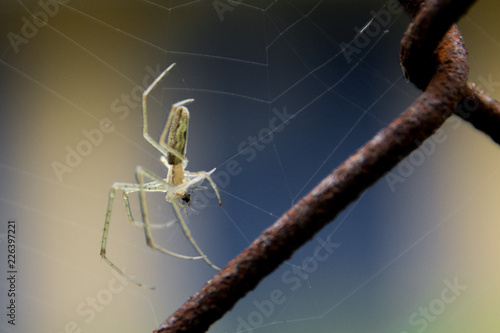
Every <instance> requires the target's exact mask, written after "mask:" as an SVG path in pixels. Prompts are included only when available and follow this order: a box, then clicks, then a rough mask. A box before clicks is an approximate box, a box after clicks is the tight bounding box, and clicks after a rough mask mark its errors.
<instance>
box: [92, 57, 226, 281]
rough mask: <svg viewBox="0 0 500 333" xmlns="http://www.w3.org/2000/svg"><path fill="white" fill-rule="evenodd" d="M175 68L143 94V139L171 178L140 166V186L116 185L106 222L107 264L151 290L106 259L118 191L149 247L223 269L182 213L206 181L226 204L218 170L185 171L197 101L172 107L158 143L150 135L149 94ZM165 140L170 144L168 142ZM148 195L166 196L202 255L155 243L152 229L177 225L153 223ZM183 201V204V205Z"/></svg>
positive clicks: (186, 233) (102, 253)
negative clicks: (133, 203)
mask: <svg viewBox="0 0 500 333" xmlns="http://www.w3.org/2000/svg"><path fill="white" fill-rule="evenodd" d="M174 66H175V63H173V64H171V65H170V66H169V67H168V68H167V69H166V70H165V71H163V73H161V74H160V75H159V76H158V77H157V78H156V79H155V80H154V81H153V83H151V85H150V86H149V87H148V88H147V89H146V90H145V91H144V93H143V94H142V113H143V136H144V138H145V139H146V140H147V141H148V142H149V143H150V144H151V145H152V146H153V147H155V148H156V149H158V150H159V151H160V153H161V154H162V156H161V157H160V161H161V162H162V163H163V164H164V165H165V167H166V168H167V177H166V178H161V177H160V176H157V175H156V174H154V173H153V172H151V171H149V170H147V169H145V168H143V167H142V166H137V168H136V170H135V177H136V180H137V183H114V184H113V185H112V186H111V188H110V190H109V197H108V208H107V212H106V219H105V222H104V231H103V234H102V242H101V257H102V258H103V259H104V260H106V262H107V263H108V264H109V265H110V266H111V267H113V268H114V269H115V270H116V271H117V272H118V273H120V274H121V275H123V276H125V277H126V278H127V279H129V280H130V281H132V282H133V283H135V284H136V285H138V286H141V287H147V288H150V289H154V287H150V286H146V285H143V284H142V283H140V282H138V281H136V280H135V279H133V278H132V277H131V276H129V275H128V274H126V273H125V272H124V271H122V270H121V269H120V268H118V266H116V265H115V264H114V263H113V262H112V261H111V260H110V259H109V258H108V257H107V256H106V244H107V240H108V231H109V222H110V219H111V211H112V207H113V201H114V198H115V192H116V191H117V190H120V191H122V192H123V199H124V202H125V211H126V213H127V217H128V220H129V222H130V223H131V224H133V225H135V226H139V227H143V228H144V231H145V236H146V243H147V244H148V246H150V247H152V248H155V249H157V250H159V251H161V252H163V253H166V254H168V255H171V256H174V257H177V258H181V259H190V260H196V259H203V260H205V261H206V262H207V264H209V265H210V266H211V267H213V268H214V269H216V270H219V267H217V266H215V265H214V264H213V263H212V262H211V261H210V260H209V259H208V257H207V256H206V255H205V254H204V253H203V251H202V250H201V249H200V247H199V246H198V244H196V242H195V240H194V238H193V237H192V236H191V232H190V230H189V228H188V226H187V224H186V222H185V221H184V218H183V217H182V214H181V208H184V207H186V205H188V204H189V203H190V201H191V193H192V191H193V188H196V186H197V185H198V184H200V183H201V182H203V181H204V180H205V179H207V180H208V181H209V183H210V185H211V186H212V188H213V190H214V192H215V194H216V195H217V198H218V199H219V205H221V204H222V203H221V199H220V196H219V191H218V190H217V186H216V185H215V183H214V181H213V180H212V178H211V177H210V175H211V174H212V173H213V172H214V171H215V168H214V169H212V170H210V171H208V172H206V171H198V172H189V171H186V170H185V168H186V165H187V163H188V160H187V158H186V156H185V154H186V146H187V134H188V123H189V111H188V109H187V108H186V107H185V105H187V104H189V103H191V102H193V101H194V99H186V100H183V101H180V102H177V103H175V104H173V105H172V108H171V110H170V113H169V115H168V119H167V123H166V124H165V128H164V129H163V132H162V134H161V136H160V139H159V141H158V142H156V141H155V140H154V139H153V138H152V137H151V136H150V135H149V133H148V118H147V109H146V101H147V97H148V94H149V93H150V92H151V90H152V89H153V88H154V87H155V86H156V85H157V84H158V82H159V81H160V80H161V79H162V78H163V77H164V76H165V75H166V74H167V73H168V72H169V71H170V70H171V69H172V67H174ZM165 140H167V141H166V142H165ZM145 180H148V181H149V182H146V181H145ZM135 192H138V193H139V202H140V208H141V214H142V222H141V221H135V220H134V218H133V217H132V211H131V208H130V201H129V194H130V193H135ZM146 192H163V193H166V195H165V200H166V201H167V202H169V203H170V204H171V205H172V207H173V208H174V211H175V214H176V216H177V219H178V220H179V222H180V225H181V227H182V230H183V231H184V234H185V235H186V237H187V238H188V239H189V241H190V242H191V244H192V245H193V247H194V248H195V249H196V251H197V252H198V254H199V256H186V255H182V254H178V253H175V252H172V251H170V250H167V249H165V248H163V247H161V246H159V245H158V244H156V243H155V241H154V240H153V235H152V233H151V229H152V228H162V227H168V226H170V225H171V224H172V223H173V222H169V223H167V224H162V225H154V224H150V222H149V217H148V210H147V205H146ZM179 200H180V201H182V202H179ZM174 222H175V221H174Z"/></svg>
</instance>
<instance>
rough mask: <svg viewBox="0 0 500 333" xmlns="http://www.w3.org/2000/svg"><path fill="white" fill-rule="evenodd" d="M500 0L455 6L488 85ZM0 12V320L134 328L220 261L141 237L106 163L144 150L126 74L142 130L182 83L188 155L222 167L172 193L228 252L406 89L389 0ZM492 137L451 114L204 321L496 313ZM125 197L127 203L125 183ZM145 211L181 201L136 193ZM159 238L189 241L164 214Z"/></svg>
mask: <svg viewBox="0 0 500 333" xmlns="http://www.w3.org/2000/svg"><path fill="white" fill-rule="evenodd" d="M499 13H500V7H499V5H498V3H497V2H496V1H493V0H481V1H478V2H477V4H476V5H474V7H473V8H472V9H471V10H470V12H469V13H468V14H467V15H466V16H465V17H464V18H462V19H461V21H460V22H459V27H460V29H461V31H462V33H463V36H464V39H465V42H466V45H467V47H468V49H469V61H470V66H471V71H470V76H469V79H470V81H472V82H476V83H477V84H478V86H480V87H481V88H482V89H483V90H484V91H485V92H486V93H487V94H488V95H490V96H491V97H494V98H496V99H500V83H499V82H500V66H499V65H498V55H499V54H500V34H499V29H498V23H497V18H498V15H499ZM0 15H1V16H2V17H1V19H0V22H1V23H0V27H1V31H0V33H1V34H0V35H1V36H2V38H1V39H0V55H1V56H0V103H1V113H0V117H1V118H0V119H1V120H0V126H1V129H0V142H1V143H2V144H1V145H0V150H1V155H0V156H1V160H0V172H1V177H0V182H1V192H0V221H1V223H0V236H1V237H0V248H1V252H0V253H1V255H0V270H1V272H2V273H1V275H0V276H1V277H2V278H1V279H0V281H2V282H1V283H0V295H1V298H0V299H1V300H2V304H1V308H2V309H3V312H4V313H2V316H1V318H2V320H1V321H0V327H1V331H2V332H29V331H35V330H36V331H38V332H51V333H56V332H57V333H59V332H106V331H115V332H118V331H119V332H150V331H152V330H153V329H154V328H156V327H157V326H158V325H159V324H160V323H161V322H162V321H163V320H164V319H165V318H166V317H167V316H168V315H170V314H171V313H173V312H174V311H175V310H176V309H177V308H178V307H179V306H181V305H182V304H183V303H184V301H185V300H186V299H187V298H188V297H189V296H190V295H192V294H193V293H195V292H196V291H197V290H199V289H200V288H201V287H202V286H203V285H204V283H205V282H206V281H207V280H208V279H210V278H211V277H212V276H213V275H214V274H215V273H216V272H215V271H214V270H213V269H212V268H211V267H209V266H208V265H207V264H206V263H205V262H204V261H201V260H199V261H189V260H181V259H178V258H173V257H169V256H167V255H163V254H160V253H158V252H156V251H153V250H151V249H149V248H148V247H147V246H146V244H145V240H144V233H143V231H142V230H141V229H140V228H137V227H134V226H132V225H130V224H129V223H128V221H127V218H126V215H125V211H124V205H123V200H122V199H121V195H120V194H118V195H117V198H116V200H115V203H114V207H113V214H112V219H111V226H110V233H109V239H108V248H107V253H108V255H109V257H110V258H111V260H113V261H114V262H115V263H116V264H117V265H118V266H119V267H121V268H122V269H124V270H126V272H127V273H129V274H130V275H132V276H134V277H135V278H136V279H137V280H139V281H141V282H143V283H144V284H148V285H154V286H156V290H155V291H151V290H148V289H146V288H140V287H137V286H136V285H134V284H132V283H131V282H130V281H127V280H125V279H123V278H121V277H119V276H118V275H117V274H116V273H115V272H114V271H113V270H112V268H111V267H110V266H109V265H107V264H106V262H104V261H103V260H101V257H100V256H99V251H100V246H101V238H102V229H103V224H104V218H105V213H106V206H107V203H108V191H109V188H110V186H111V184H112V183H113V182H131V183H134V182H135V175H134V171H135V167H136V166H137V165H141V166H143V167H146V168H148V169H150V170H152V171H154V172H155V173H157V174H158V175H160V176H162V177H165V176H166V170H165V168H164V167H163V165H162V164H161V163H160V161H159V154H158V152H157V151H156V150H155V149H154V148H153V147H152V146H150V145H149V144H148V143H147V142H146V141H145V140H144V139H143V137H142V111H141V110H142V106H141V101H140V96H141V94H142V91H143V90H144V89H145V88H146V87H147V86H148V85H149V84H150V83H151V82H152V80H153V79H154V77H156V76H157V75H158V74H159V73H160V72H161V71H162V70H163V69H165V68H166V67H167V66H169V65H170V64H171V63H174V62H175V63H176V64H177V65H176V66H175V67H174V68H173V69H172V70H171V71H170V73H169V75H168V76H167V77H166V78H165V79H163V80H162V81H161V82H160V84H159V85H158V86H157V87H156V88H155V89H154V90H153V91H152V93H151V95H150V97H149V101H148V117H149V122H150V134H151V135H152V137H153V138H155V139H157V138H158V137H159V135H160V133H161V131H162V129H163V126H164V124H165V122H166V119H167V117H168V112H169V110H170V107H171V105H172V104H173V103H175V102H177V101H180V100H183V99H186V98H194V99H195V102H193V103H192V104H190V105H189V110H190V114H191V121H190V128H189V142H188V147H187V158H188V159H189V164H188V166H187V170H189V171H201V170H206V171H208V170H211V169H213V168H217V170H216V171H215V172H214V174H213V176H214V180H215V181H216V183H217V184H218V187H219V189H220V192H221V197H222V207H219V206H218V205H217V201H216V199H215V198H214V196H213V192H212V191H211V189H210V188H209V186H208V184H204V186H203V187H201V188H198V189H196V191H195V192H194V193H193V197H192V203H191V206H190V207H188V208H187V209H186V210H185V213H186V214H187V217H186V221H187V223H188V225H189V227H190V228H191V231H192V234H193V237H194V238H195V239H196V241H197V243H198V245H199V246H200V247H201V248H202V249H203V250H204V251H205V253H206V254H207V255H208V256H209V258H210V259H211V260H212V261H213V262H214V263H215V264H216V265H218V266H220V267H223V266H224V265H225V264H226V263H227V262H228V261H229V260H231V259H232V258H233V257H234V256H236V255H237V254H238V253H240V252H241V251H242V250H243V249H244V248H245V247H246V246H248V244H249V243H250V242H252V240H253V239H255V238H256V237H257V236H258V235H259V234H260V233H261V232H262V231H263V230H264V229H265V228H267V227H268V226H270V225H271V224H272V223H273V222H274V221H275V220H276V219H277V218H278V217H279V216H280V215H281V214H282V213H283V212H285V211H286V210H287V209H288V208H290V207H291V206H292V205H293V204H294V203H296V202H297V201H298V200H300V198H301V197H303V196H304V195H305V194H307V193H308V191H310V190H311V189H312V188H313V187H314V186H315V185H316V184H317V183H318V182H319V181H320V180H321V179H322V178H324V177H325V176H326V175H327V174H329V173H330V172H331V171H332V170H333V169H334V168H335V167H336V166H338V165H339V164H340V163H341V162H342V161H343V160H345V159H346V158H347V157H348V156H350V155H351V154H352V153H353V152H354V151H355V150H356V149H358V148H359V147H361V146H362V145H363V144H364V143H365V142H366V141H368V140H369V139H370V138H371V137H373V136H374V135H375V134H376V133H377V132H378V131H379V130H380V129H382V128H383V127H384V126H386V125H387V124H388V123H389V122H390V121H392V120H393V119H394V118H395V117H397V116H398V115H399V114H400V113H401V112H402V111H403V110H404V109H405V108H406V107H407V106H409V105H410V104H411V103H412V102H413V101H414V100H415V98H417V97H418V96H419V94H420V92H419V91H418V90H417V89H415V88H414V87H413V85H412V84H410V83H407V82H406V81H405V79H404V78H403V77H402V73H401V69H400V67H399V42H400V39H401V37H402V35H403V33H404V31H405V29H406V27H407V26H408V24H409V22H410V19H409V17H408V15H407V14H406V13H405V12H404V11H403V10H402V9H401V7H399V5H398V4H397V2H396V1H394V0H390V1H385V0H370V1H360V0H356V1H333V0H329V1H323V0H314V1H305V0H288V1H286V0H285V1H284V0H261V1H239V2H230V1H227V0H198V1H197V0H192V1H181V0H151V1H149V0H148V1H146V0H143V1H141V0H127V1H93V0H86V1H81V0H65V1H55V0H38V1H36V0H17V1H4V2H3V4H2V10H1V13H0ZM499 163H500V149H499V147H498V145H496V144H494V143H493V142H492V141H491V140H490V139H489V138H488V137H486V136H485V135H484V134H482V133H479V132H477V131H475V130H474V129H473V128H471V126H469V124H468V123H466V122H463V121H462V120H460V119H458V118H456V117H453V118H452V119H450V120H449V121H447V123H446V124H445V125H444V127H443V129H442V132H440V134H439V135H438V136H435V137H433V138H431V139H429V141H428V142H426V145H425V148H422V149H421V150H419V151H418V152H416V153H414V154H413V155H411V156H410V157H409V158H408V159H406V160H404V161H403V163H402V164H401V165H400V166H399V167H396V168H395V169H394V170H393V171H392V173H391V174H390V176H389V177H386V178H383V179H381V180H380V181H379V182H377V183H376V185H374V186H373V187H372V188H370V189H369V190H368V191H366V193H364V195H363V196H362V197H361V198H359V200H357V201H356V202H354V203H353V204H351V205H350V206H349V207H348V208H347V209H346V210H345V211H344V212H343V213H342V214H341V215H340V216H338V218H337V219H336V220H335V221H333V222H332V223H331V224H330V225H328V226H327V227H326V228H325V229H324V230H322V231H321V233H319V234H318V235H317V236H316V237H315V238H314V239H313V240H311V241H310V242H309V243H308V244H306V245H305V246H304V247H302V248H301V249H300V250H299V251H298V252H297V253H296V254H295V255H294V256H293V257H292V258H291V259H290V260H289V261H288V262H286V263H285V264H283V265H282V266H281V267H280V268H279V269H278V270H277V271H276V272H274V273H273V274H272V275H271V276H269V277H268V278H266V279H265V280H264V281H263V282H262V283H261V284H260V285H259V286H258V287H257V288H256V289H255V290H254V291H252V292H251V293H249V294H248V295H247V296H246V297H245V298H244V299H243V300H241V301H240V302H238V303H237V305H236V306H235V307H234V309H233V310H232V311H231V312H230V313H228V314H226V315H225V316H224V317H223V318H222V319H221V320H219V321H218V322H217V323H216V324H215V325H213V326H212V327H211V329H210V332H228V333H229V332H238V331H239V332H243V331H245V332H251V331H255V332H304V331H306V330H307V331H315V332H330V331H338V332H395V333H402V332H408V333H409V332H447V331H448V332H451V331H460V332H471V331H482V332H498V329H499V327H500V326H499V325H500V324H498V319H497V318H498V309H499V308H500V307H499V305H500V304H499V300H500V284H499V282H500V279H499V273H500V262H499V261H498V253H499V250H500V248H499V246H498V240H497V235H498V234H500V225H499V223H498V222H499V219H500V212H499V211H498V206H497V204H498V200H499V199H500V189H499V186H498V184H499V183H500V173H499V171H498V167H497V166H498V165H499ZM131 199H132V200H131V201H132V202H131V205H132V211H133V212H134V213H135V216H136V217H137V218H138V217H139V216H140V210H139V203H138V201H137V198H136V197H135V196H133V197H132V198H131ZM147 200H148V205H149V206H148V207H149V211H150V214H151V218H152V220H153V221H154V222H155V223H167V222H169V221H173V220H175V215H174V213H173V211H172V208H171V205H170V204H168V203H166V202H165V200H164V195H162V194H156V195H148V196H147ZM9 220H11V221H15V225H16V235H15V236H16V240H15V241H16V243H15V244H16V253H15V255H16V257H15V259H16V262H15V264H16V270H17V274H16V285H15V293H16V294H15V298H14V299H15V304H16V321H15V326H13V325H11V324H9V322H8V320H11V319H10V318H9V317H8V316H7V314H8V310H7V308H6V307H7V306H8V304H10V303H9V302H10V300H11V299H12V297H10V296H9V295H8V293H9V289H10V282H9V281H8V280H7V277H8V276H9V274H8V273H7V271H9V268H8V262H7V260H8V257H7V254H8V247H7V245H8V244H7V243H8V240H7V223H8V221H9ZM154 236H155V239H156V240H157V242H158V243H160V244H161V245H162V246H164V247H166V248H168V249H170V250H172V251H175V252H178V253H183V254H186V255H196V252H195V250H194V249H193V248H192V246H191V244H190V243H189V241H188V240H187V239H186V238H185V236H184V235H183V233H182V230H181V229H180V228H179V227H178V225H177V224H174V225H173V226H171V227H170V228H167V229H164V230H157V231H155V234H154Z"/></svg>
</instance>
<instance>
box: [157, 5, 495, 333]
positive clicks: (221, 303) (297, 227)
mask: <svg viewBox="0 0 500 333" xmlns="http://www.w3.org/2000/svg"><path fill="white" fill-rule="evenodd" d="M400 2H401V3H402V4H403V5H404V6H405V8H407V9H408V10H409V11H410V13H412V14H414V13H416V12H417V10H418V8H419V4H420V3H421V1H416V2H415V1H403V0H400ZM472 2H473V1H449V0H447V1H443V2H442V3H443V4H446V5H441V1H432V4H434V5H432V6H429V7H428V8H427V9H426V10H425V11H421V12H420V13H419V14H418V15H417V16H416V18H415V23H414V24H412V25H411V26H410V28H409V30H408V32H407V34H406V35H407V36H409V37H408V38H405V39H403V41H402V44H403V49H404V50H412V47H411V46H408V45H405V43H410V42H408V40H412V38H414V37H412V36H416V37H417V38H418V41H419V42H418V44H419V45H420V46H421V47H423V48H424V49H426V50H427V51H426V52H428V53H426V52H421V53H420V56H422V57H426V58H427V59H432V61H431V67H432V75H431V76H430V77H429V79H428V80H427V79H419V75H418V73H419V72H420V71H419V70H418V69H417V72H413V71H414V70H415V69H414V68H416V67H414V65H413V62H412V61H413V60H408V61H409V62H408V61H407V59H411V57H412V55H411V54H409V53H407V51H403V55H402V58H401V59H402V64H404V66H405V68H406V70H407V73H408V74H409V77H410V79H412V80H414V79H416V80H417V81H419V85H421V86H424V87H426V89H425V92H424V93H423V94H422V95H421V96H420V97H419V98H418V99H417V100H416V101H415V102H414V103H413V104H412V105H411V106H410V107H409V108H408V109H406V110H405V111H404V112H403V113H402V114H401V116H399V117H398V118H397V119H396V120H394V121H393V122H392V123H391V124H390V125H389V126H388V127H386V128H385V129H383V130H381V131H380V132H379V133H378V134H377V135H376V136H375V137H374V138H373V139H371V140H370V141H369V142H368V143H367V144H366V145H365V146H363V147H362V148H361V149H360V150H358V151H357V152H356V153H355V154H354V155H352V156H351V157H350V158H349V159H347V160H346V161H345V162H344V163H342V164H341V165H340V166H339V167H338V168H337V169H335V170H334V171H333V172H332V173H331V174H330V175H329V176H327V177H326V178H325V179H324V180H323V181H322V182H321V183H320V184H319V185H318V186H316V187H315V188H314V189H313V190H312V191H311V192H310V193H309V194H308V195H307V196H306V197H304V198H303V199H302V200H300V201H299V202H298V203H297V204H296V205H295V206H294V207H292V208H291V209H290V210H289V211H288V212H286V213H285V214H284V215H283V216H282V217H280V218H279V219H278V220H277V221H276V223H274V225H272V226H271V227H269V228H268V229H266V230H265V231H264V232H263V233H262V234H261V235H260V236H259V237H258V238H257V239H256V240H255V241H254V242H253V243H252V244H251V245H250V246H249V247H248V248H247V249H246V250H244V251H243V253H241V254H240V255H238V256H237V257H236V258H234V259H233V260H232V261H231V262H230V263H229V264H228V265H227V266H226V267H224V268H223V269H222V270H221V271H220V272H219V273H218V274H216V275H215V276H214V277H213V278H212V279H211V280H210V281H208V282H207V284H206V285H205V286H204V287H203V288H202V289H201V290H200V291H199V292H197V293H196V294H194V295H193V296H191V297H190V298H189V299H188V300H187V301H186V303H185V304H184V305H183V306H182V307H181V308H180V309H178V310H177V311H176V312H175V313H174V314H173V315H171V316H170V317H169V318H168V319H167V320H166V321H165V322H164V323H163V324H162V325H161V326H160V327H159V328H158V329H157V330H155V331H154V332H155V333H160V332H161V333H165V332H205V331H206V330H207V329H208V328H209V326H210V325H211V324H212V323H214V322H215V321H216V320H217V319H219V318H220V317H221V316H222V315H223V314H224V313H226V312H227V311H229V310H230V309H231V308H232V307H233V306H234V304H235V303H236V302H237V301H238V300H239V299H241V298H242V297H243V296H244V295H245V294H246V293H248V292H249V291H250V290H252V289H253V288H255V287H256V286H257V284H258V283H259V282H260V281H261V280H262V279H263V278H264V277H265V276H267V275H268V274H270V273H271V272H272V271H273V270H275V269H276V268H277V267H278V266H279V265H280V264H281V263H283V262H284V261H285V260H286V259H288V258H289V257H290V256H291V255H292V253H293V252H294V251H295V250H296V249H298V248H299V247H300V246H301V245H302V244H304V243H305V242H307V241H308V240H309V239H311V238H312V237H313V236H314V234H315V233H317V232H318V231H319V230H320V229H321V228H322V227H323V226H324V225H326V224H327V223H328V222H330V221H331V220H333V219H334V218H335V217H336V216H337V214H338V213H339V212H341V211H342V210H343V209H344V208H345V207H346V206H347V205H348V204H349V203H351V202H352V201H353V200H355V199H356V198H357V197H358V196H359V195H360V194H361V193H362V192H363V191H365V190H366V189H367V188H368V187H370V186H371V185H372V184H373V183H375V182H376V181H377V180H378V179H380V178H381V177H382V176H383V175H384V174H385V173H386V172H388V171H390V170H391V169H392V168H393V167H394V166H396V165H397V163H398V162H399V161H400V159H401V157H404V156H407V155H409V154H410V153H411V152H412V151H413V150H415V149H417V148H418V146H419V145H420V143H422V142H423V141H424V140H425V139H427V138H428V137H429V136H431V135H432V134H433V133H434V132H435V131H436V130H437V129H438V128H439V127H440V126H441V125H442V124H443V123H444V121H445V120H446V119H447V118H448V117H449V116H451V115H452V114H453V112H454V111H455V110H457V104H458V103H459V102H460V101H461V100H463V99H464V97H467V96H469V97H471V98H472V97H473V98H476V99H478V100H481V101H482V102H481V105H482V107H481V108H479V107H478V108H477V109H478V110H480V109H489V110H491V109H493V107H492V106H491V105H492V104H495V103H496V104H498V103H497V102H491V101H489V100H487V99H485V98H483V97H481V96H480V95H478V94H477V93H478V92H477V91H475V90H473V89H472V86H471V85H469V86H468V85H467V75H468V66H467V59H466V54H467V52H466V50H465V47H464V44H463V41H462V38H461V36H460V34H459V32H458V30H457V28H456V26H452V27H451V28H450V25H451V23H452V22H453V21H454V20H456V19H458V17H459V16H460V15H461V14H463V12H465V10H466V9H467V8H468V6H469V5H470V3H472ZM455 3H461V5H460V6H458V7H460V8H461V12H457V11H456V8H454V9H453V10H452V11H450V17H452V19H447V20H446V21H447V22H448V23H447V25H445V26H444V28H443V26H441V25H434V24H431V25H429V27H427V28H425V29H420V28H419V26H418V25H419V24H420V23H419V22H426V20H425V18H420V15H431V16H432V17H435V18H442V17H447V16H446V15H448V14H446V13H447V11H448V10H449V7H450V6H453V5H454V4H455ZM435 11H439V12H440V14H437V13H436V12H435ZM448 28H449V30H448ZM433 29H438V30H437V31H434V30H433ZM446 31H448V32H446ZM445 33H446V35H445V36H444V38H443V39H442V36H443V35H444V34H445ZM439 34H441V36H440V37H438V41H441V42H440V43H439V44H438V46H437V48H435V49H434V48H432V47H430V46H426V41H427V39H429V40H430V41H431V43H433V42H434V41H433V39H436V37H435V36H439ZM429 36H434V37H433V38H429ZM436 45H437V43H436ZM406 66H408V67H406ZM417 68H418V67H417ZM473 93H474V94H473ZM478 104H479V103H478ZM495 107H498V105H496V106H495ZM479 113H480V114H481V113H483V114H486V112H479ZM493 113H494V112H493ZM474 117H476V116H469V118H474ZM492 117H495V116H492ZM483 118H484V117H483ZM467 120H470V119H467ZM478 122H479V123H480V121H478ZM483 127H484V126H483Z"/></svg>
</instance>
